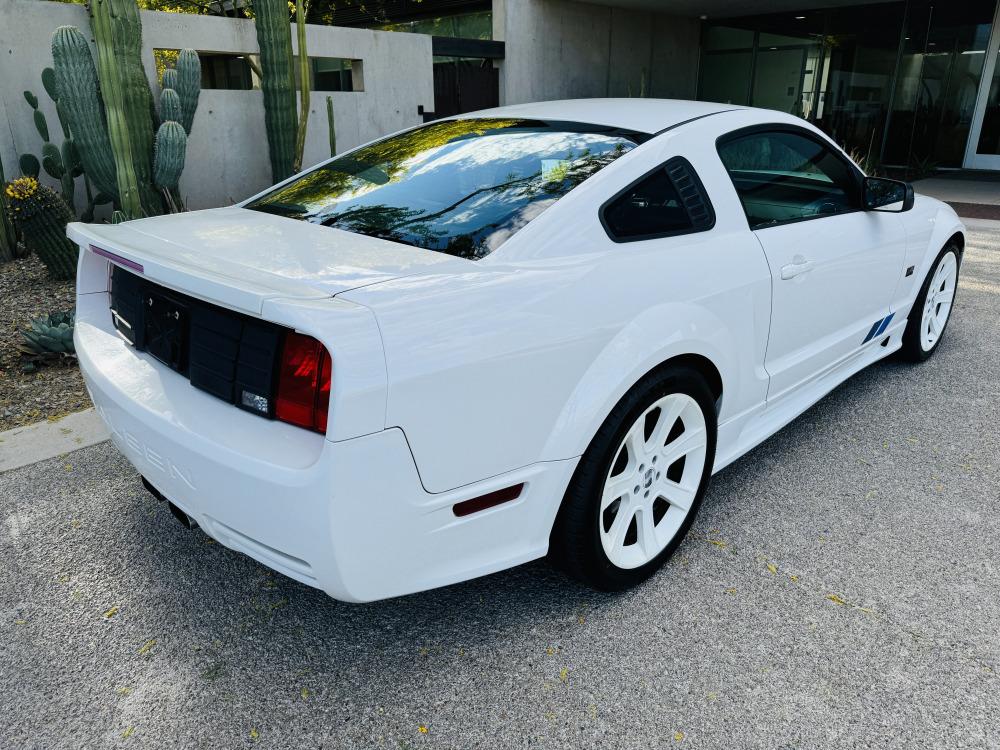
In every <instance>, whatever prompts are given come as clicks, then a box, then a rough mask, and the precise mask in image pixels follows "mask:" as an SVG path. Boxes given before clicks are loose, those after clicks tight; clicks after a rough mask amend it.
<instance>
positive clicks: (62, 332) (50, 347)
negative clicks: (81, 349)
mask: <svg viewBox="0 0 1000 750" xmlns="http://www.w3.org/2000/svg"><path fill="white" fill-rule="evenodd" d="M75 322H76V313H75V312H73V311H72V310H65V311H63V312H56V313H51V314H49V315H46V316H44V317H41V318H34V319H32V320H31V322H30V323H29V324H28V327H27V328H23V329H21V336H23V337H24V343H23V344H21V349H22V351H23V352H24V353H25V354H49V353H51V354H75V353H76V348H75V347H74V346H73V325H74V323H75Z"/></svg>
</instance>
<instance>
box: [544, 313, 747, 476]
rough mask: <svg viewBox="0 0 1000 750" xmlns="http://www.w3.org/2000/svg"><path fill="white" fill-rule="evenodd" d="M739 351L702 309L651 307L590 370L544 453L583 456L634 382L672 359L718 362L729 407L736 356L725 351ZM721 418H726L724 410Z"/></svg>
mask: <svg viewBox="0 0 1000 750" xmlns="http://www.w3.org/2000/svg"><path fill="white" fill-rule="evenodd" d="M665 331H671V333H669V334H668V335H664V332H665ZM639 342H648V345H647V346H638V344H639ZM735 351H739V347H738V346H737V343H736V342H735V341H734V337H733V335H732V332H731V331H730V329H729V328H728V327H727V326H726V325H725V324H724V323H723V321H722V320H721V319H720V318H719V317H717V316H716V315H714V314H712V313H711V312H709V311H708V310H707V309H705V308H703V307H700V306H698V305H694V304H690V303H665V304H662V305H658V306H656V307H652V308H649V309H647V310H646V311H645V312H644V313H643V314H642V315H640V316H638V317H637V318H635V319H634V320H633V321H631V322H630V323H629V324H628V325H627V326H625V327H624V328H622V330H621V331H619V332H618V334H617V335H616V336H615V337H614V338H613V339H612V340H611V341H610V342H609V343H608V345H607V346H606V347H605V348H604V350H603V351H602V352H601V353H600V355H599V356H598V357H597V358H595V360H594V362H593V364H592V365H591V366H590V367H589V368H588V369H587V372H586V373H585V374H584V376H583V378H581V380H580V382H579V383H578V384H577V386H576V388H575V389H574V390H573V392H572V394H571V395H570V397H569V399H568V400H567V401H566V404H565V406H564V407H563V410H562V412H561V413H560V416H559V419H558V420H557V422H556V425H555V428H554V429H553V431H552V436H551V437H550V439H549V442H548V443H547V445H546V449H545V454H544V455H546V456H578V455H580V454H582V453H583V452H584V451H585V450H586V449H587V446H588V445H589V444H590V441H591V440H592V439H593V437H594V435H595V434H596V433H597V430H598V429H599V428H600V426H601V424H602V423H603V422H604V420H605V419H606V418H607V416H608V414H609V413H610V412H611V410H612V409H613V408H614V407H615V404H617V403H618V402H619V401H620V400H621V399H622V397H623V396H624V395H625V394H626V393H627V392H628V391H629V390H630V389H631V388H632V386H634V385H635V384H636V383H637V382H638V381H639V380H641V379H642V377H643V376H644V375H646V374H647V373H648V372H650V371H652V370H653V369H655V368H656V367H658V366H659V365H661V364H663V363H664V362H666V361H668V360H670V359H672V358H674V357H680V356H683V355H690V354H696V355H699V356H702V357H705V358H706V359H708V360H709V361H710V362H711V363H712V364H713V365H715V368H716V369H717V370H718V371H719V374H720V375H721V377H722V384H723V398H722V399H721V400H720V411H726V407H725V406H723V403H724V401H725V398H726V395H727V393H729V391H730V390H731V389H733V390H732V395H735V389H736V388H737V380H738V375H737V364H736V361H735V358H734V357H733V356H732V355H727V354H726V353H725V352H735ZM611 384H614V386H613V387H609V386H610V385H611ZM719 416H720V421H722V416H723V414H722V413H720V415H719Z"/></svg>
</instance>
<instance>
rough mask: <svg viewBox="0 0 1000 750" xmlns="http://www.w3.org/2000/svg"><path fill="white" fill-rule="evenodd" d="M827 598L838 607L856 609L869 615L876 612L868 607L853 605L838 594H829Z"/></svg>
mask: <svg viewBox="0 0 1000 750" xmlns="http://www.w3.org/2000/svg"><path fill="white" fill-rule="evenodd" d="M826 598H827V599H829V600H830V601H831V602H833V603H834V604H836V605H837V606H838V607H850V608H851V609H856V610H858V611H860V612H867V613H868V614H872V613H874V612H875V610H873V609H869V608H868V607H859V606H858V605H857V604H851V603H850V602H849V601H847V600H845V599H844V598H842V597H841V596H839V595H838V594H827V595H826Z"/></svg>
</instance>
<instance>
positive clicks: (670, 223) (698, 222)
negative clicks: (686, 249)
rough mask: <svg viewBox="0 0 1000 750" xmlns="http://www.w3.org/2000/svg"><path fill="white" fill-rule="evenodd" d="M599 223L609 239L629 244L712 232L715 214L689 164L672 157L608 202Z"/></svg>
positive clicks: (602, 210)
mask: <svg viewBox="0 0 1000 750" xmlns="http://www.w3.org/2000/svg"><path fill="white" fill-rule="evenodd" d="M601 220H602V221H603V223H604V228H605V229H606V230H607V232H608V235H609V236H610V237H611V239H613V240H615V241H616V242H630V241H634V240H645V239H653V238H655V237H666V236H670V235H676V234H688V233H690V232H699V231H703V230H706V229H711V228H712V226H713V225H714V224H715V214H714V213H713V212H712V206H711V203H709V201H708V197H707V196H706V195H705V192H704V188H703V187H702V185H701V182H700V181H699V180H698V178H697V176H696V175H695V173H694V170H693V168H692V167H691V165H690V164H689V163H688V162H687V161H686V160H685V159H682V158H679V157H675V158H673V159H671V160H670V161H668V162H667V163H666V164H665V165H663V166H662V167H660V168H658V169H657V170H655V171H654V172H651V173H650V174H648V175H646V176H645V177H643V178H642V179H640V180H638V181H637V182H634V183H633V184H632V185H630V186H629V187H627V188H626V189H625V190H623V191H622V192H621V193H619V194H618V195H616V196H615V197H614V198H612V199H611V200H610V201H608V202H607V203H606V204H605V205H604V207H603V208H602V209H601Z"/></svg>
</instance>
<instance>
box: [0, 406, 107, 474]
mask: <svg viewBox="0 0 1000 750" xmlns="http://www.w3.org/2000/svg"><path fill="white" fill-rule="evenodd" d="M109 437H110V435H109V433H108V428H107V427H105V426H104V422H103V420H101V418H100V416H98V414H97V411H96V410H95V409H85V410H84V411H78V412H76V413H74V414H70V415H69V416H66V417H63V418H62V419H55V420H52V421H45V422H38V423H36V424H32V425H28V426H27V427H15V428H14V429H13V430H7V431H6V432H0V473H2V472H5V471H10V470H11V469H18V468H20V467H22V466H28V465H29V464H34V463H38V462H39V461H44V460H45V459H47V458H54V457H56V456H60V455H63V454H66V453H71V452H73V451H75V450H80V448H86V447H87V446H88V445H94V444H96V443H101V442H104V441H105V440H107V439H108V438H109Z"/></svg>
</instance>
